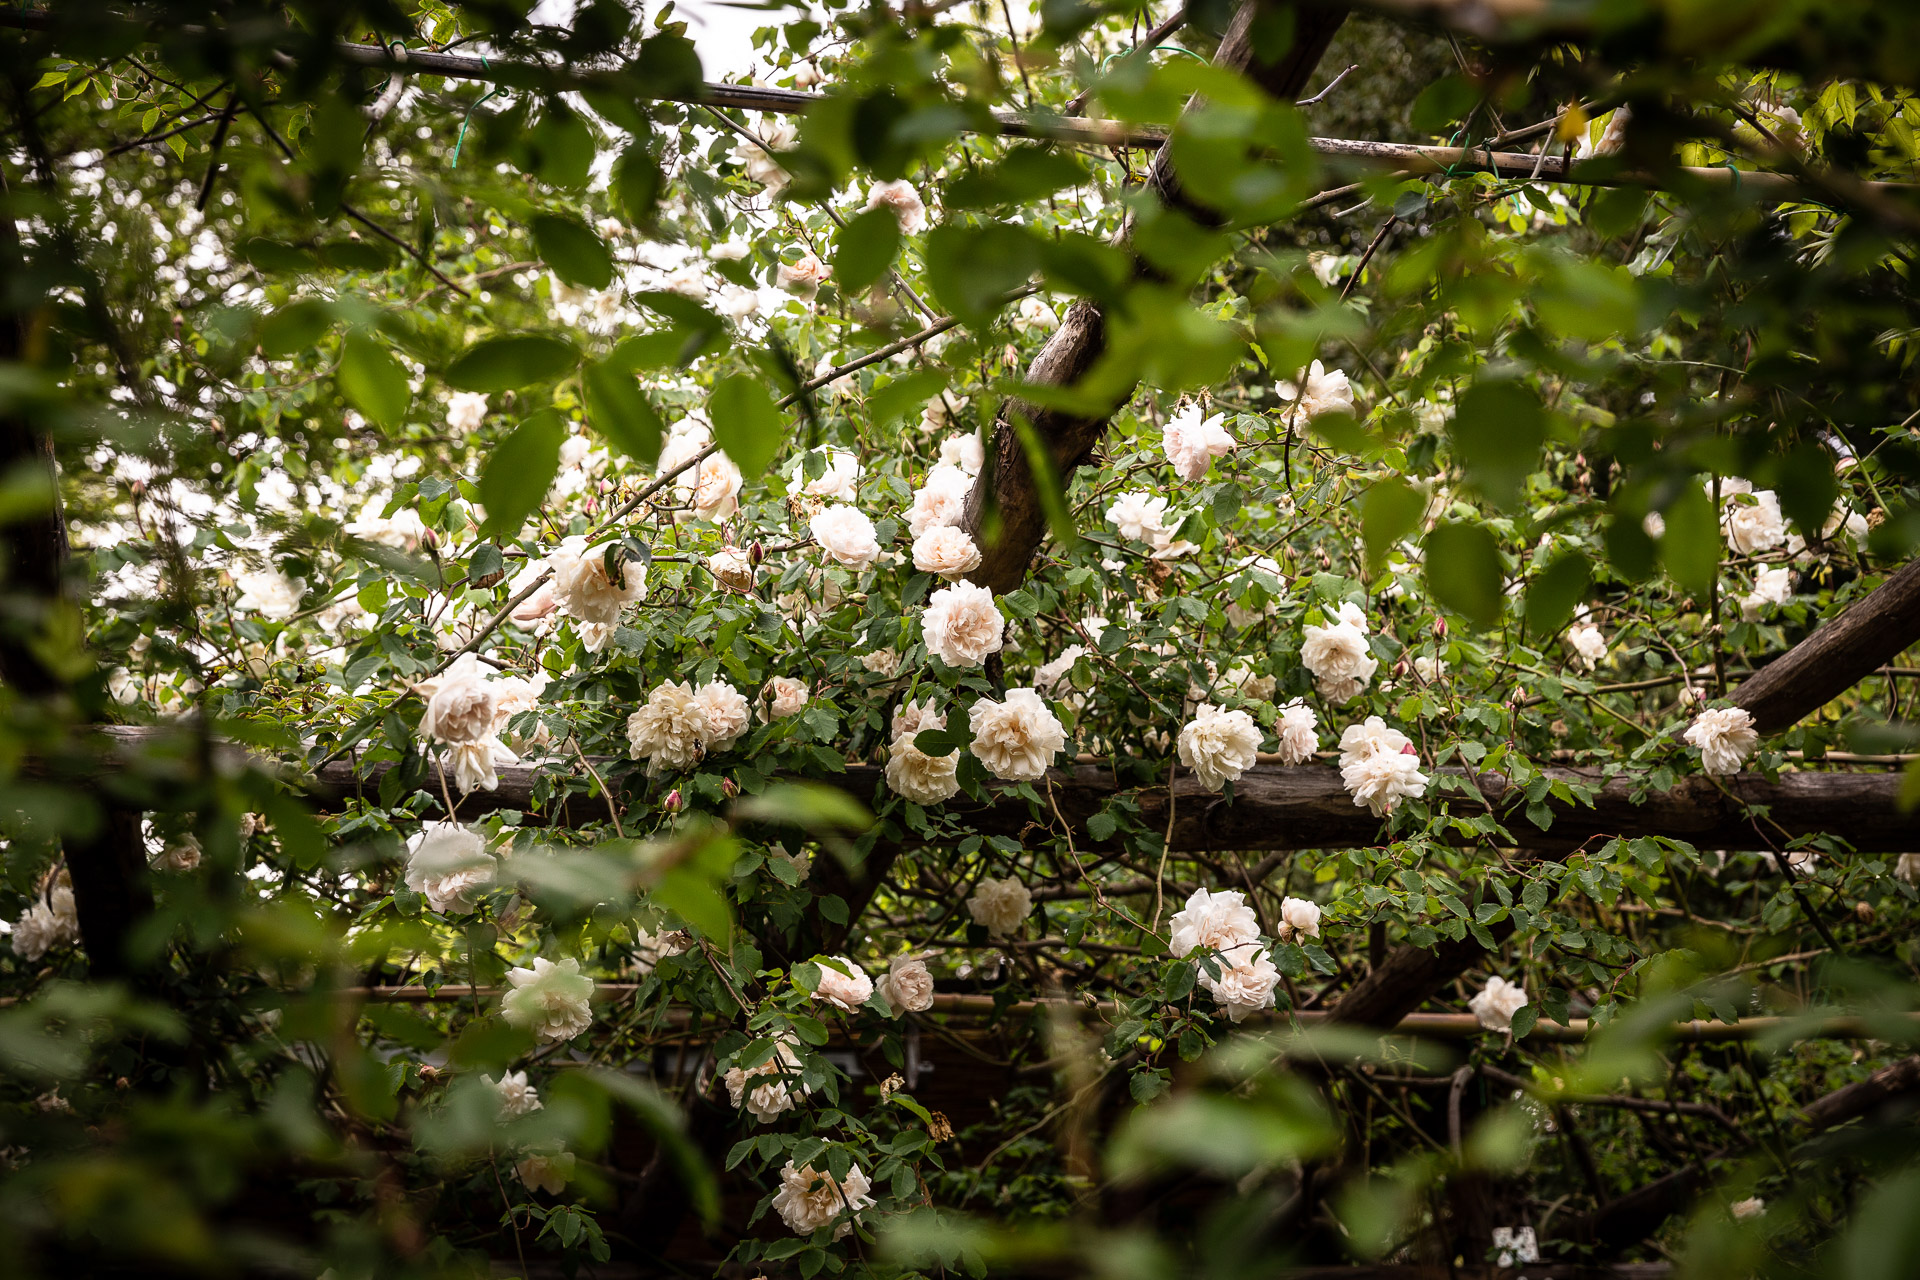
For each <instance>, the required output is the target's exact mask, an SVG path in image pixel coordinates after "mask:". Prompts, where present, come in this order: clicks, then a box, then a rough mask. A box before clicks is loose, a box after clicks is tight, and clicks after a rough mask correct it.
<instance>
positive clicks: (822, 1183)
mask: <svg viewBox="0 0 1920 1280" xmlns="http://www.w3.org/2000/svg"><path fill="white" fill-rule="evenodd" d="M872 1189H873V1184H872V1183H870V1182H869V1181H868V1180H867V1175H866V1174H864V1173H862V1172H860V1166H859V1165H857V1164H856V1165H854V1166H853V1167H852V1168H850V1169H848V1170H847V1176H846V1180H845V1181H843V1182H838V1183H836V1182H835V1181H834V1180H833V1178H832V1177H831V1176H829V1175H828V1174H825V1173H822V1172H820V1171H819V1170H818V1169H815V1168H814V1167H813V1166H812V1165H807V1166H806V1167H804V1168H799V1169H796V1168H794V1165H793V1161H791V1160H789V1161H787V1163H786V1167H785V1168H783V1169H781V1170H780V1189H779V1190H778V1191H776V1192H774V1194H773V1210H774V1212H775V1213H778V1214H779V1215H780V1220H781V1221H782V1222H784V1223H786V1224H787V1229H788V1230H789V1231H792V1232H793V1233H794V1234H795V1235H802V1236H810V1235H812V1234H813V1233H814V1232H816V1231H818V1230H819V1229H820V1228H821V1227H824V1226H826V1225H827V1224H828V1223H829V1222H832V1221H833V1220H834V1219H835V1218H838V1217H839V1216H840V1211H841V1210H842V1209H852V1210H853V1212H855V1213H858V1212H859V1211H860V1210H862V1209H865V1208H867V1207H869V1206H870V1205H872V1204H873V1197H872V1196H871V1195H868V1194H867V1193H868V1192H869V1191H871V1190H872ZM852 1230H853V1224H852V1223H851V1222H842V1223H841V1224H840V1225H839V1226H838V1227H835V1228H834V1232H833V1238H834V1239H835V1240H838V1239H841V1238H842V1237H844V1236H845V1235H847V1233H848V1232H850V1231H852Z"/></svg>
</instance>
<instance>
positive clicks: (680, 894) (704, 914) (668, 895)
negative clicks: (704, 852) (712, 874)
mask: <svg viewBox="0 0 1920 1280" xmlns="http://www.w3.org/2000/svg"><path fill="white" fill-rule="evenodd" d="M653 896H654V899H655V900H656V901H658V902H659V903H660V905H661V906H663V907H666V908H668V909H669V910H672V911H676V912H678V913H679V915H680V918H681V919H682V920H685V921H686V922H687V923H688V924H690V925H692V926H693V927H694V928H696V929H698V930H699V931H700V932H701V933H702V934H704V935H706V936H707V937H708V938H710V939H712V940H714V941H716V942H725V941H726V940H727V936H728V934H729V933H730V932H731V931H732V927H733V914H732V912H731V911H729V910H728V908H727V899H726V896H725V895H724V894H722V893H721V892H720V889H719V886H718V885H716V884H715V883H714V882H713V880H712V879H710V878H709V877H708V876H707V875H706V874H705V873H703V872H702V871H700V870H699V869H698V868H696V867H692V866H688V865H685V864H682V865H681V866H677V867H674V868H673V869H672V870H670V871H668V872H667V873H666V874H665V875H663V876H661V877H660V883H659V884H657V885H655V886H654V890H653Z"/></svg>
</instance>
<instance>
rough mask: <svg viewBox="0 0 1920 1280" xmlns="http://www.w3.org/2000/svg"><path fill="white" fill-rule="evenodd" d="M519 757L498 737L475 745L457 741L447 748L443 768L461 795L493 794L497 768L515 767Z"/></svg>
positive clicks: (498, 774) (485, 739)
mask: <svg viewBox="0 0 1920 1280" xmlns="http://www.w3.org/2000/svg"><path fill="white" fill-rule="evenodd" d="M518 763H520V757H519V756H517V755H515V754H514V753H513V750H512V748H510V747H508V746H507V744H506V743H504V742H502V741H500V739H499V738H497V737H485V738H482V739H480V741H478V742H460V743H455V744H454V745H452V746H450V747H448V748H447V752H446V762H445V763H444V765H443V766H442V768H443V769H445V770H446V772H448V773H450V774H452V776H453V785H454V786H456V787H458V788H459V789H460V794H461V795H466V794H467V793H468V792H470V791H493V790H496V789H497V788H498V787H499V786H500V772H499V771H500V767H501V766H502V765H509V764H518Z"/></svg>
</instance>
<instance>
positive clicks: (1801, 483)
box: [1774, 440, 1840, 542]
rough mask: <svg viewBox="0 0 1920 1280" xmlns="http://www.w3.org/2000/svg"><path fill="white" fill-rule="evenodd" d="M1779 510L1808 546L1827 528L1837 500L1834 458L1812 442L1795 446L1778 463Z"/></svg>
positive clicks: (1838, 492)
mask: <svg viewBox="0 0 1920 1280" xmlns="http://www.w3.org/2000/svg"><path fill="white" fill-rule="evenodd" d="M1774 487H1775V488H1776V489H1777V490H1779V495H1780V510H1781V512H1782V513H1783V514H1785V516H1786V517H1787V519H1789V520H1791V521H1793V522H1794V523H1795V524H1796V525H1798V526H1800V536H1801V537H1803V538H1805V539H1806V540H1807V541H1809V542H1811V541H1813V540H1814V539H1815V538H1817V537H1819V536H1820V531H1821V530H1822V529H1824V528H1826V525H1827V517H1828V516H1830V515H1832V514H1833V504H1834V501H1835V500H1836V499H1838V498H1839V496H1840V484H1839V482H1838V481H1837V480H1835V479H1834V478H1833V455H1832V454H1831V453H1828V452H1827V451H1826V450H1825V449H1823V448H1821V447H1820V446H1819V445H1817V444H1815V443H1813V442H1812V441H1810V440H1809V441H1805V442H1803V443H1801V444H1798V445H1796V446H1794V448H1793V450H1792V451H1791V452H1789V453H1788V454H1787V456H1786V457H1785V458H1784V459H1782V460H1781V464H1780V481H1779V483H1778V484H1777V485H1775V486H1774Z"/></svg>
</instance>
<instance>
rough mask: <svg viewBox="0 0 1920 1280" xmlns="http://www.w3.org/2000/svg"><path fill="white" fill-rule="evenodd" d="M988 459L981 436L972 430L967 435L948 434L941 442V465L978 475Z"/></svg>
mask: <svg viewBox="0 0 1920 1280" xmlns="http://www.w3.org/2000/svg"><path fill="white" fill-rule="evenodd" d="M935 403H936V404H937V403H939V402H938V401H935ZM986 460H987V452H986V449H985V448H984V447H983V446H982V445H981V443H980V437H979V436H977V435H975V434H974V433H973V432H971V431H969V432H967V433H966V434H965V435H958V436H948V437H947V438H946V439H945V440H942V441H941V442H940V465H941V466H943V467H952V468H954V469H955V470H958V471H963V472H965V473H966V474H967V475H970V476H977V475H979V474H980V468H981V467H982V466H984V465H986Z"/></svg>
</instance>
